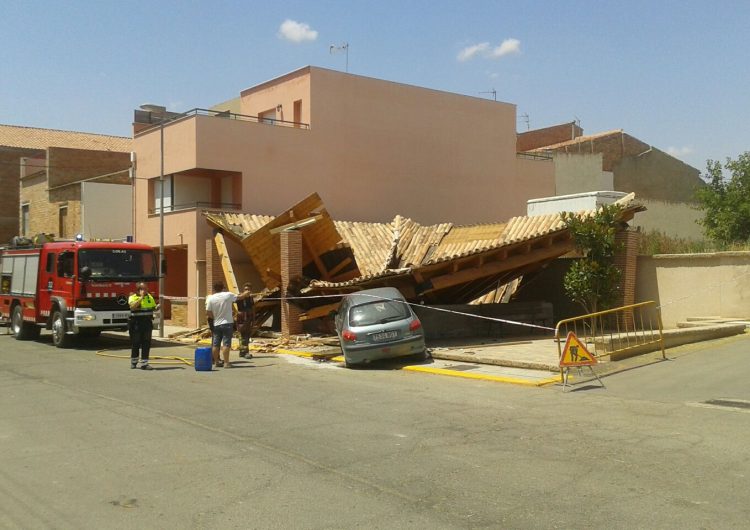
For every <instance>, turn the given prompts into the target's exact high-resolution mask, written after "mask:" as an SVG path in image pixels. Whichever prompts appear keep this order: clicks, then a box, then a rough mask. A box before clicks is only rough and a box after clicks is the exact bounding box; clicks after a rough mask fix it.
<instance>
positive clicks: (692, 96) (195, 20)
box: [0, 0, 750, 171]
mask: <svg viewBox="0 0 750 530" xmlns="http://www.w3.org/2000/svg"><path fill="white" fill-rule="evenodd" d="M285 22H286V24H285ZM344 42H348V43H349V71H350V72H351V73H354V74H360V75H365V76H370V77H376V78H380V79H386V80H391V81H396V82H400V83H407V84H412V85H417V86H423V87H428V88H433V89H438V90H445V91H449V92H456V93H459V94H465V95H470V96H476V97H487V98H491V97H492V95H491V94H486V93H484V94H482V92H488V91H491V90H493V89H494V90H496V91H497V99H498V100H499V101H505V102H509V103H513V104H515V105H517V107H518V114H519V116H521V115H524V114H526V115H528V117H529V124H530V126H531V128H532V129H534V128H541V127H546V126H549V125H554V124H557V123H562V122H568V121H572V120H574V119H578V120H580V122H581V125H582V127H583V128H584V131H585V133H586V134H591V133H596V132H601V131H606V130H611V129H624V130H625V131H626V132H628V133H630V134H632V135H633V136H636V137H637V138H640V139H641V140H643V141H645V142H648V143H650V144H652V145H654V146H656V147H658V148H660V149H663V150H665V151H669V152H671V153H673V154H675V156H677V157H678V158H681V159H682V160H684V161H685V162H687V163H689V164H691V165H693V166H695V167H697V168H698V169H700V170H701V171H703V170H705V162H706V159H708V158H711V159H719V160H724V158H726V157H728V156H729V157H732V158H735V157H736V156H737V155H738V154H739V153H741V152H744V151H747V150H750V58H749V56H748V52H749V51H750V1H748V0H737V1H731V0H727V1H725V0H714V1H693V0H684V1H671V0H669V1H668V0H650V1H641V0H629V1H627V2H613V1H602V0H599V1H593V0H592V1H575V0H573V1H567V2H563V1H558V0H546V1H533V0H529V1H520V0H519V1H500V0H498V1H481V0H479V1H477V0H471V1H461V2H459V1H455V2H453V1H447V0H445V1H444V0H429V1H423V0H400V1H391V0H379V1H377V2H369V1H358V0H349V1H347V2H345V1H338V0H316V1H313V0H309V1H281V0H280V1H265V2H260V1H254V2H253V1H244V2H240V1H226V0H218V1H211V2H209V1H199V0H196V1H193V2H188V1H184V2H175V1H161V0H159V1H154V0H139V1H128V0H122V1H112V0H102V1H98V2H97V1H93V0H91V1H87V2H83V1H76V0H73V1H69V2H56V1H49V0H47V1H39V0H24V1H23V2H21V1H18V0H0V123H4V124H12V125H26V126H32V127H45V128H53V129H64V130H77V131H87V132H96V133H104V134H114V135H121V136H129V135H130V125H131V121H132V111H133V109H135V108H137V107H138V106H139V105H140V104H143V103H157V104H163V105H166V106H167V107H168V108H169V109H170V110H174V111H185V110H189V109H191V108H195V107H201V108H206V107H209V106H211V105H213V104H216V103H219V102H221V101H224V100H227V99H230V98H233V97H236V96H238V95H239V92H240V91H241V90H243V89H245V88H248V87H251V86H253V85H255V84H258V83H260V82H263V81H266V80H268V79H272V78H274V77H277V76H279V75H282V74H284V73H287V72H289V71H292V70H295V69H297V68H300V67H302V66H305V65H308V64H309V65H315V66H321V67H326V68H332V69H339V70H344V67H345V60H346V59H345V55H344V54H343V53H338V54H331V53H329V48H330V46H331V45H332V44H335V45H341V44H343V43H344ZM525 129H526V122H525V120H524V119H519V121H518V130H519V131H522V130H525Z"/></svg>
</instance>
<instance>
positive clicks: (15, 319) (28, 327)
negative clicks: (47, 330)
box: [10, 304, 40, 340]
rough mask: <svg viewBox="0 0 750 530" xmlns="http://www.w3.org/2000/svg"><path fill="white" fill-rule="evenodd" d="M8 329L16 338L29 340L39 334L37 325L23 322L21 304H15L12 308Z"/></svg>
mask: <svg viewBox="0 0 750 530" xmlns="http://www.w3.org/2000/svg"><path fill="white" fill-rule="evenodd" d="M10 330H11V333H12V334H13V336H14V337H15V338H16V339H18V340H31V339H35V338H37V337H38V336H39V331H40V329H39V326H37V325H36V324H31V323H29V322H24V320H23V307H21V304H16V306H15V307H14V308H13V313H12V314H11V316H10Z"/></svg>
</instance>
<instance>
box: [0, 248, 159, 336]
mask: <svg viewBox="0 0 750 530" xmlns="http://www.w3.org/2000/svg"><path fill="white" fill-rule="evenodd" d="M24 243H26V244H24ZM0 275H1V276H0V317H2V318H3V319H9V320H10V329H11V333H12V334H13V335H14V336H15V338H17V339H21V340H25V339H35V338H37V337H39V332H40V331H41V329H42V328H44V329H50V330H52V342H53V343H54V344H55V346H57V347H58V348H65V347H68V346H70V345H71V343H72V341H73V338H74V337H75V336H76V335H78V336H88V337H95V336H98V335H99V334H100V333H101V332H102V331H103V330H124V329H127V326H128V318H129V316H130V308H129V307H128V296H129V295H130V294H131V293H133V292H135V286H136V284H137V283H138V282H141V281H142V282H145V283H146V284H147V285H148V288H149V291H150V292H151V293H152V294H153V295H154V297H155V298H157V299H158V289H157V287H158V265H157V261H156V256H155V255H154V251H153V249H152V248H151V247H149V246H147V245H140V244H136V243H122V242H93V241H91V242H89V241H58V242H51V243H42V244H40V245H34V244H31V242H30V241H28V240H26V241H24V240H21V239H20V238H14V243H13V244H11V246H9V247H5V248H3V249H1V250H0Z"/></svg>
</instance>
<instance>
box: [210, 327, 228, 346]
mask: <svg viewBox="0 0 750 530" xmlns="http://www.w3.org/2000/svg"><path fill="white" fill-rule="evenodd" d="M232 335H234V324H219V325H218V326H214V332H213V338H212V339H211V345H212V346H213V347H214V348H218V347H219V346H231V345H232Z"/></svg>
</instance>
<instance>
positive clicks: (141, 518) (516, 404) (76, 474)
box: [0, 334, 750, 529]
mask: <svg viewBox="0 0 750 530" xmlns="http://www.w3.org/2000/svg"><path fill="white" fill-rule="evenodd" d="M749 347H750V336H740V337H735V338H732V339H723V340H721V341H715V342H713V343H704V344H702V345H700V346H695V345H694V346H686V347H682V348H679V349H675V350H672V351H670V352H668V353H669V354H670V356H671V357H673V359H674V360H671V361H666V362H661V363H657V364H654V365H650V366H646V367H641V368H638V369H633V370H629V371H626V372H622V373H619V374H616V375H612V376H609V377H606V378H605V379H604V382H605V384H606V386H607V388H606V389H601V388H596V384H595V383H592V384H591V385H586V384H584V385H578V386H577V387H576V390H575V391H572V392H566V393H562V391H561V388H560V387H555V386H552V387H546V388H533V387H520V386H514V385H506V384H500V383H494V382H484V381H473V380H463V379H456V378H452V377H441V376H436V375H429V374H421V373H413V372H405V371H398V370H391V369H386V368H381V369H377V368H376V369H367V370H345V369H342V368H338V367H334V366H331V365H326V364H318V363H315V362H312V361H302V360H299V359H296V358H287V357H276V356H273V355H264V356H261V357H259V358H256V359H253V360H252V361H250V362H243V363H238V367H236V368H232V369H228V370H218V371H214V372H196V371H194V370H193V369H192V368H191V367H188V366H185V365H157V366H158V368H159V369H158V370H153V371H151V372H144V371H141V370H130V369H129V367H128V361H127V360H125V359H119V358H115V357H105V356H102V355H97V354H96V352H97V349H99V348H107V351H106V352H103V353H107V354H113V355H118V354H120V355H122V354H124V355H127V346H126V345H125V344H124V343H123V342H121V341H113V340H104V341H101V342H89V343H87V346H86V348H85V349H77V350H58V349H56V348H54V347H53V346H52V344H51V342H50V339H49V335H48V334H44V335H43V340H42V341H41V342H36V343H35V342H19V341H15V340H14V339H12V338H11V337H8V336H5V335H2V336H0V351H1V352H2V353H1V354H0V527H2V528H24V529H27V528H76V529H79V528H139V529H141V528H201V529H203V528H217V529H218V528H221V529H226V528H295V529H296V528H430V529H436V528H628V529H631V528H683V529H684V528H712V529H714V528H746V527H747V524H748V520H750V488H749V487H748V477H749V476H750V459H749V457H748V455H749V454H750V451H748V438H749V436H748V435H750V414H748V412H750V409H748V408H744V407H743V405H742V402H741V401H738V400H744V401H748V402H750V388H749V386H748V376H749V375H750V362H749V361H748V355H749V353H748V352H750V348H749ZM191 352H192V350H190V349H189V348H186V347H183V346H173V347H166V348H157V349H155V350H154V352H153V355H185V356H188V357H191V358H192V353H191ZM234 355H236V354H234ZM719 398H723V399H724V401H725V403H724V404H720V405H719V406H709V405H706V404H703V403H702V402H705V401H707V400H712V399H719ZM730 401H733V402H736V403H734V406H731V407H728V406H725V405H726V402H730Z"/></svg>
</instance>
